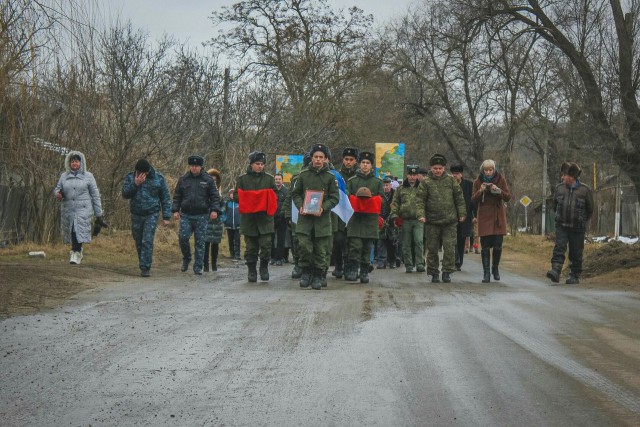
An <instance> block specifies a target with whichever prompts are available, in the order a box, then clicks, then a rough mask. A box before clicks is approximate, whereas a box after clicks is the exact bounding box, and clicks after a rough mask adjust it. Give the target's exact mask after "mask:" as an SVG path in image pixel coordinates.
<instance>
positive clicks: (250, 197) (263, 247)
mask: <svg viewBox="0 0 640 427" xmlns="http://www.w3.org/2000/svg"><path fill="white" fill-rule="evenodd" d="M265 163H267V155H266V154H264V153H262V152H260V151H253V152H251V153H250V154H249V166H248V167H247V173H245V174H244V175H240V176H239V177H238V180H237V183H236V190H237V194H236V196H237V198H238V202H239V204H240V234H242V235H243V236H244V242H245V246H246V248H245V252H244V259H245V261H246V263H247V270H248V272H247V279H248V280H249V282H257V281H258V272H257V271H256V266H257V264H258V258H260V280H262V281H265V282H266V281H268V280H269V259H270V258H271V238H272V236H273V232H274V226H273V216H274V215H275V213H276V210H277V209H278V196H277V195H276V181H275V179H274V178H273V175H271V174H268V173H266V172H265V171H264V166H265Z"/></svg>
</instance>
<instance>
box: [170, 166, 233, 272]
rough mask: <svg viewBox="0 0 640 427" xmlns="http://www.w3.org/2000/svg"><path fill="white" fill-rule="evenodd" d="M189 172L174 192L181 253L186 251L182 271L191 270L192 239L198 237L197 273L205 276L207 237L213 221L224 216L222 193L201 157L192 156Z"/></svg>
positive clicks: (196, 251) (174, 209)
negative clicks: (210, 222)
mask: <svg viewBox="0 0 640 427" xmlns="http://www.w3.org/2000/svg"><path fill="white" fill-rule="evenodd" d="M188 163H189V172H187V173H186V174H184V175H182V176H181V177H180V179H178V183H177V184H176V188H175V191H174V192H173V204H172V205H171V212H173V217H174V219H176V220H179V221H180V229H179V231H178V238H179V241H180V251H181V252H182V267H181V269H180V270H181V271H182V272H185V271H187V270H188V269H189V263H190V262H191V247H190V245H189V239H190V238H191V235H192V234H193V235H194V236H195V243H194V247H195V259H194V261H193V272H194V273H195V274H198V275H200V274H202V268H203V264H204V245H205V241H204V237H205V233H206V230H207V223H208V222H209V219H212V220H213V219H216V218H217V217H218V215H220V209H221V207H220V193H219V192H218V187H217V186H216V183H215V181H214V179H213V177H212V176H211V175H209V174H208V173H206V172H205V171H204V170H203V168H204V158H203V157H201V156H196V155H194V156H189V159H188Z"/></svg>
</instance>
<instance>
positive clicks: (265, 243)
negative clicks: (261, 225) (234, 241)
mask: <svg viewBox="0 0 640 427" xmlns="http://www.w3.org/2000/svg"><path fill="white" fill-rule="evenodd" d="M272 237H273V233H269V234H261V235H259V236H247V235H246V234H245V236H244V245H245V250H244V259H245V261H246V262H247V264H248V263H253V262H258V257H260V258H262V259H266V260H269V259H271V238H272Z"/></svg>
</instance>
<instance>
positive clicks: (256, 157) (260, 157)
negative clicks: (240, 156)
mask: <svg viewBox="0 0 640 427" xmlns="http://www.w3.org/2000/svg"><path fill="white" fill-rule="evenodd" d="M255 162H262V163H267V155H266V154H264V153H263V152H261V151H252V152H251V153H249V164H252V163H255Z"/></svg>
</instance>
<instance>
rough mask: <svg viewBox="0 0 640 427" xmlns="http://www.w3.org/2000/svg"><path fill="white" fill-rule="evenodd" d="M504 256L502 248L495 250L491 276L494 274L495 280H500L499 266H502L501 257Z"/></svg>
mask: <svg viewBox="0 0 640 427" xmlns="http://www.w3.org/2000/svg"><path fill="white" fill-rule="evenodd" d="M501 256H502V248H500V249H496V248H493V259H492V265H491V274H493V279H494V280H500V270H498V266H499V265H500V257H501Z"/></svg>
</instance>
